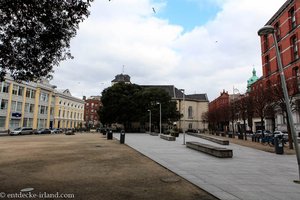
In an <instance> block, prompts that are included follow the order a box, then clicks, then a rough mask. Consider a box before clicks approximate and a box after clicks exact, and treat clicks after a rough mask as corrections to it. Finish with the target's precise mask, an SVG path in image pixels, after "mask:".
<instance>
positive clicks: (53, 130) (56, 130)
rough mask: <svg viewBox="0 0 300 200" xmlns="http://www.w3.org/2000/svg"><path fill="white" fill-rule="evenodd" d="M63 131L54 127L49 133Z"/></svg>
mask: <svg viewBox="0 0 300 200" xmlns="http://www.w3.org/2000/svg"><path fill="white" fill-rule="evenodd" d="M62 132H63V131H62V130H61V129H59V128H54V129H51V133H52V134H58V133H62Z"/></svg>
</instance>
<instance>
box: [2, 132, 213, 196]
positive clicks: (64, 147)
mask: <svg viewBox="0 0 300 200" xmlns="http://www.w3.org/2000/svg"><path fill="white" fill-rule="evenodd" d="M25 188H33V189H34V190H33V191H31V192H20V191H21V190H22V189H25ZM16 193H17V194H19V195H20V194H26V195H27V197H26V198H24V197H23V198H9V196H8V195H10V194H16ZM28 194H30V195H38V196H37V197H35V198H32V197H30V196H28ZM64 194H70V196H65V198H58V196H57V195H64ZM42 195H56V196H52V197H53V198H48V199H84V200H94V199H95V200H123V199H124V200H125V199H126V200H139V199H143V200H144V199H146V200H156V199H160V200H176V199H178V200H194V199H202V200H215V199H216V198H215V197H213V196H212V195H210V194H209V193H207V192H205V191H203V190H201V189H200V188H198V187H196V186H194V185H192V184H191V183H189V182H188V181H186V180H184V179H182V178H180V177H179V176H177V175H176V174H174V173H172V172H170V171H169V170H168V169H165V168H163V167H162V166H160V165H158V164H157V163H155V162H153V161H152V160H150V159H148V158H147V157H145V156H143V155H142V154H140V153H138V152H136V151H135V150H133V149H131V148H130V147H128V146H127V145H122V144H119V141H116V140H113V141H112V140H107V139H106V138H104V137H103V136H102V135H100V134H80V133H78V134H76V135H70V136H67V135H62V134H59V135H29V136H4V137H0V199H46V198H43V196H42ZM10 197H12V196H10ZM44 197H45V196H44Z"/></svg>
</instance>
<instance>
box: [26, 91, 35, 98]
mask: <svg viewBox="0 0 300 200" xmlns="http://www.w3.org/2000/svg"><path fill="white" fill-rule="evenodd" d="M26 97H27V98H31V99H34V98H35V90H32V89H27V90H26Z"/></svg>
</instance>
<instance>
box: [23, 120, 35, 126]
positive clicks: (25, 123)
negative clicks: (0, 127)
mask: <svg viewBox="0 0 300 200" xmlns="http://www.w3.org/2000/svg"><path fill="white" fill-rule="evenodd" d="M32 125H33V119H32V118H24V121H23V126H24V127H32Z"/></svg>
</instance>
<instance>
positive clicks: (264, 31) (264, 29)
mask: <svg viewBox="0 0 300 200" xmlns="http://www.w3.org/2000/svg"><path fill="white" fill-rule="evenodd" d="M269 34H271V35H272V36H273V39H274V44H275V48H276V56H277V61H278V67H279V74H280V80H281V85H282V90H283V95H284V101H285V104H286V110H287V115H288V120H289V123H290V126H291V134H292V138H293V142H294V146H295V151H296V156H297V161H298V173H299V179H298V180H295V181H294V182H297V183H300V152H299V145H298V142H297V135H296V130H295V125H294V120H293V117H292V109H291V105H290V103H289V96H288V91H287V87H286V82H285V76H284V72H283V67H282V61H281V57H280V53H279V48H278V42H277V38H276V35H275V29H274V27H273V26H271V25H266V26H264V27H262V28H261V29H259V31H258V35H259V36H263V35H269Z"/></svg>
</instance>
